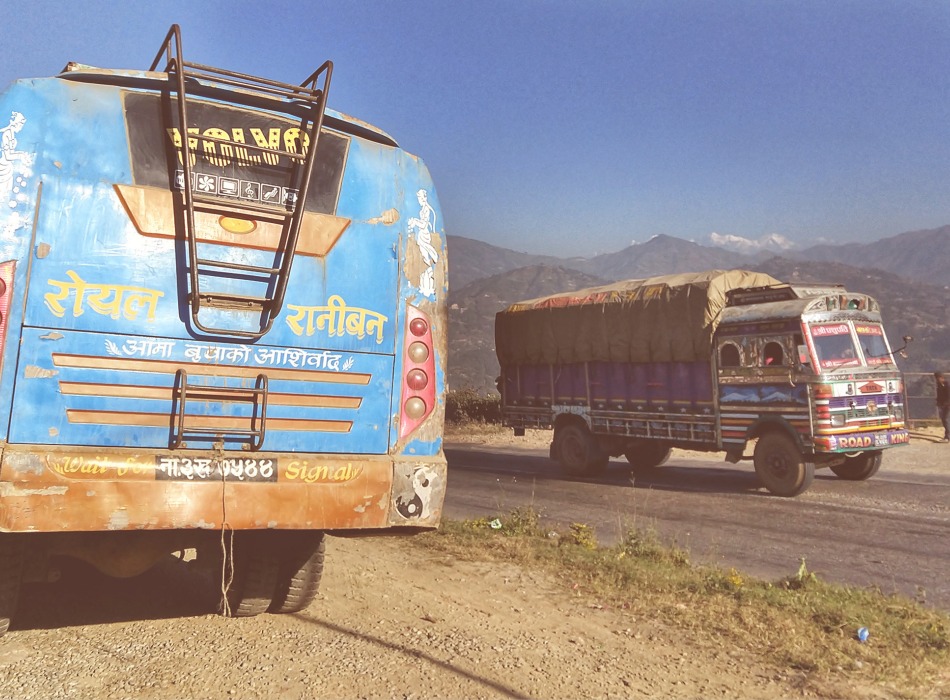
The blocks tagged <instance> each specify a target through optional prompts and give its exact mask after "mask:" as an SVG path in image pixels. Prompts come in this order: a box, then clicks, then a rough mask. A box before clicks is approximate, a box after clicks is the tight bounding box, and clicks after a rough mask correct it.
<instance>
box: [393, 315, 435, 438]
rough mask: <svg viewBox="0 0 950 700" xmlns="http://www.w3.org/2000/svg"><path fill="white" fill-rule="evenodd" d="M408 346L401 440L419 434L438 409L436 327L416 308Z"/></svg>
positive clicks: (410, 321)
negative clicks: (419, 430) (434, 331)
mask: <svg viewBox="0 0 950 700" xmlns="http://www.w3.org/2000/svg"><path fill="white" fill-rule="evenodd" d="M404 346H405V356H404V358H403V381H402V410H401V412H400V420H399V437H400V438H403V437H405V436H406V435H408V434H409V433H411V432H412V431H413V430H415V429H416V428H417V427H418V426H419V424H420V423H421V422H422V421H423V420H424V419H425V417H426V416H428V415H429V414H430V413H432V409H433V408H434V406H435V357H434V354H433V348H432V326H431V324H430V323H429V318H428V317H427V316H426V315H425V314H424V313H423V312H422V311H420V310H419V309H417V308H416V307H415V306H409V307H408V314H407V319H406V339H405V343H404Z"/></svg>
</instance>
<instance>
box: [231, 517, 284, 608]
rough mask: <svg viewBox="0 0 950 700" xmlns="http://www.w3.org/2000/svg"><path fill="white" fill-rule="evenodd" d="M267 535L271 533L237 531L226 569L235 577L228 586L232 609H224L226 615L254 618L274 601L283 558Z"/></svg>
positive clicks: (232, 577)
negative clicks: (281, 558) (280, 557)
mask: <svg viewBox="0 0 950 700" xmlns="http://www.w3.org/2000/svg"><path fill="white" fill-rule="evenodd" d="M266 534H271V533H261V532H235V533H234V545H233V547H232V548H231V551H230V552H229V553H228V557H227V559H228V566H227V567H226V569H225V575H226V578H227V577H230V578H231V582H230V586H228V587H227V602H228V608H227V609H222V610H221V612H222V614H226V615H229V616H230V617H251V616H253V615H260V614H261V613H264V612H267V609H268V608H269V607H270V606H271V604H272V603H273V601H274V592H275V591H276V590H277V576H278V570H279V567H280V559H279V556H278V553H277V551H275V548H274V547H273V546H272V545H273V543H272V542H268V538H267V537H265V536H264V535H266ZM268 545H270V546H268ZM225 583H226V581H225ZM222 608H224V606H222Z"/></svg>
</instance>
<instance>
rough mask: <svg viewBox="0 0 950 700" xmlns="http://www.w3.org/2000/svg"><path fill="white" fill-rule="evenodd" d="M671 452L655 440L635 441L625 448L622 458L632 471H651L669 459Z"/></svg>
mask: <svg viewBox="0 0 950 700" xmlns="http://www.w3.org/2000/svg"><path fill="white" fill-rule="evenodd" d="M672 451H673V450H672V449H671V448H670V447H667V446H666V445H664V444H663V443H662V442H657V441H655V440H637V441H636V442H634V443H632V444H630V445H628V446H627V449H626V450H624V453H623V456H624V457H626V458H627V461H628V462H629V463H630V466H631V467H633V468H634V469H653V468H654V467H659V466H660V465H661V464H663V463H665V462H666V460H668V459H669V458H670V453H671V452H672Z"/></svg>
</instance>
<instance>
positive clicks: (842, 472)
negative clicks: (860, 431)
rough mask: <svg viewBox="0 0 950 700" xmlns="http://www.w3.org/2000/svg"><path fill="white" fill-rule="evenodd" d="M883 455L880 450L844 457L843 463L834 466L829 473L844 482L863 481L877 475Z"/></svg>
mask: <svg viewBox="0 0 950 700" xmlns="http://www.w3.org/2000/svg"><path fill="white" fill-rule="evenodd" d="M883 459H884V455H883V454H882V453H881V451H880V450H876V451H870V452H859V453H858V454H856V455H849V456H847V457H845V460H844V463H842V464H835V465H833V466H832V467H831V471H832V472H834V474H835V476H837V477H838V478H839V479H844V480H846V481H864V480H865V479H870V478H871V477H872V476H874V475H875V474H877V470H878V469H880V468H881V462H882V461H883Z"/></svg>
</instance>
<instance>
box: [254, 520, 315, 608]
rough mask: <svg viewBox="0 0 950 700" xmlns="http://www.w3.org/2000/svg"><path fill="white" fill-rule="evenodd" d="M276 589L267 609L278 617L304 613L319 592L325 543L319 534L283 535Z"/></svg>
mask: <svg viewBox="0 0 950 700" xmlns="http://www.w3.org/2000/svg"><path fill="white" fill-rule="evenodd" d="M282 539H283V542H282V546H281V554H280V568H279V569H278V572H277V589H276V591H275V593H274V599H273V601H272V602H271V604H270V607H269V608H268V609H267V611H268V612H271V613H277V614H286V613H296V612H300V611H301V610H305V609H306V608H307V607H308V606H309V605H310V603H312V602H313V599H314V598H316V597H317V591H318V590H320V579H321V578H323V562H324V558H325V556H326V539H325V538H324V536H323V533H322V532H309V531H302V532H288V533H282Z"/></svg>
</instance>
